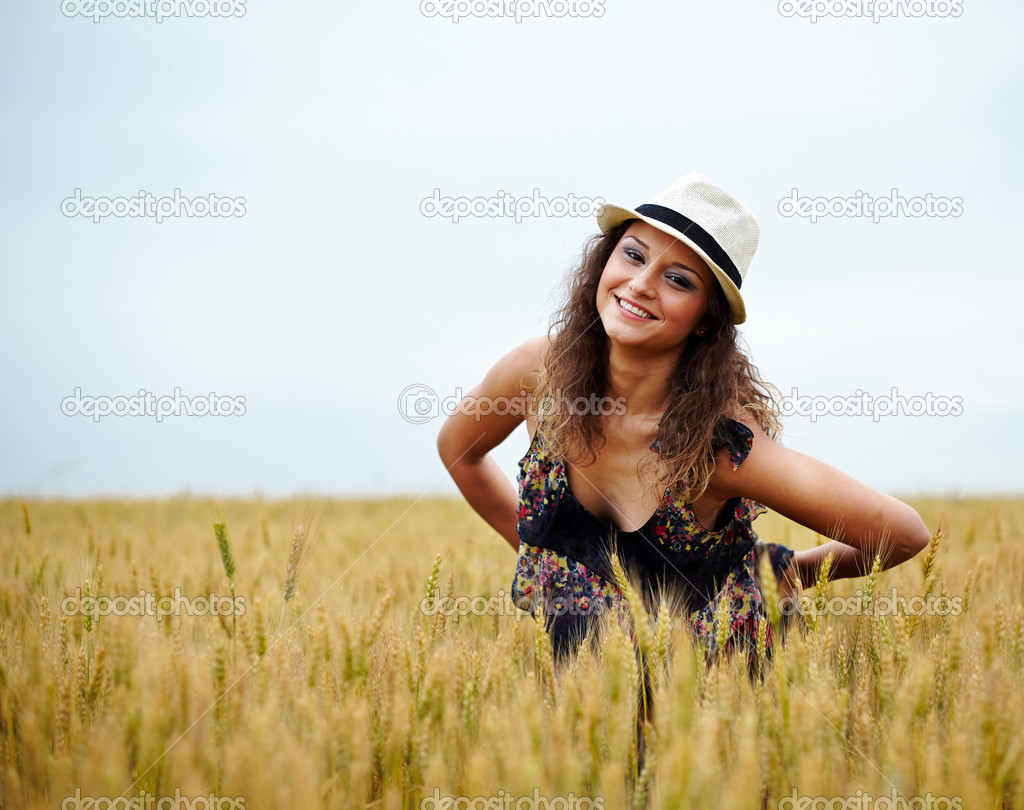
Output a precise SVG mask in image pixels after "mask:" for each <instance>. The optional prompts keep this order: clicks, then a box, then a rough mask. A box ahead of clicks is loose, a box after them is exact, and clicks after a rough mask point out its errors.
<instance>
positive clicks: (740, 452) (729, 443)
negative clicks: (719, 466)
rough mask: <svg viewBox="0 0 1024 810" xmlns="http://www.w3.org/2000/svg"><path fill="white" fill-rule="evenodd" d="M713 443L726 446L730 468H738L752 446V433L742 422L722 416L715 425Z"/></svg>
mask: <svg viewBox="0 0 1024 810" xmlns="http://www.w3.org/2000/svg"><path fill="white" fill-rule="evenodd" d="M715 445H716V446H719V447H726V448H728V450H729V460H730V461H731V462H732V468H733V470H738V469H739V466H740V464H742V463H743V461H744V460H745V459H746V457H747V456H748V455H750V450H751V448H752V447H753V446H754V433H753V431H751V429H750V428H748V427H747V426H746V425H744V424H743V423H742V422H737V421H736V420H735V419H730V418H729V417H727V416H723V417H722V418H721V419H720V420H719V421H718V425H716V427H715Z"/></svg>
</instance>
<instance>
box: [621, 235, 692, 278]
mask: <svg viewBox="0 0 1024 810" xmlns="http://www.w3.org/2000/svg"><path fill="white" fill-rule="evenodd" d="M629 238H630V239H634V240H636V241H637V242H639V243H640V246H641V247H643V248H644V249H645V250H650V247H648V245H647V243H646V242H644V240H643V239H641V238H640V237H639V236H633V235H632V234H630V236H629ZM672 266H673V267H681V268H682V269H683V270H689V271H690V272H691V273H693V274H694V275H695V276H696V277H697V278H698V279H700V281H701V282H702V283H703V281H704V278H703V277H702V276H701V274H700V273H698V272H697V271H696V270H694V269H693V268H692V267H690V265H688V264H683V263H682V262H672Z"/></svg>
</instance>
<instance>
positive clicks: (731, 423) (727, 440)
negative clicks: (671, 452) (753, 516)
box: [650, 416, 754, 470]
mask: <svg viewBox="0 0 1024 810" xmlns="http://www.w3.org/2000/svg"><path fill="white" fill-rule="evenodd" d="M714 443H715V447H726V448H728V450H729V460H730V461H731V462H732V468H733V470H737V469H739V466H740V464H742V463H743V461H744V459H746V457H747V456H748V455H749V454H750V449H751V448H752V447H753V446H754V434H753V432H752V431H751V430H750V428H748V427H747V426H746V425H744V424H743V423H742V422H737V421H736V420H735V419H730V418H729V417H728V416H723V417H722V418H721V419H719V420H718V424H717V425H715V442H714ZM650 449H651V450H653V451H654V452H655V453H660V452H661V442H660V441H658V440H657V439H655V440H654V442H653V443H652V444H651V447H650Z"/></svg>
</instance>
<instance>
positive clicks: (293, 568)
mask: <svg viewBox="0 0 1024 810" xmlns="http://www.w3.org/2000/svg"><path fill="white" fill-rule="evenodd" d="M305 546H306V530H305V529H304V528H303V525H302V524H301V523H300V524H299V525H298V526H296V527H295V533H294V534H293V535H292V549H291V552H290V553H289V555H288V570H287V571H286V572H285V575H284V604H282V605H281V619H280V620H279V621H278V623H277V627H278V629H279V630H280V629H281V625H282V624H284V611H285V608H286V607H288V602H289V601H291V598H292V597H293V596H295V588H296V585H297V584H298V581H299V563H301V562H302V550H303V549H304V548H305Z"/></svg>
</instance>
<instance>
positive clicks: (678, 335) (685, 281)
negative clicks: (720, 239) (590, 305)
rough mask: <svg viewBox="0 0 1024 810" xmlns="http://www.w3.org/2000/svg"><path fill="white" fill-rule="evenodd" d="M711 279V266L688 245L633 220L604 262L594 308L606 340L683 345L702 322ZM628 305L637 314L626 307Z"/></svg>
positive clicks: (653, 345) (664, 346)
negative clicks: (607, 338) (599, 317)
mask: <svg viewBox="0 0 1024 810" xmlns="http://www.w3.org/2000/svg"><path fill="white" fill-rule="evenodd" d="M716 284H718V280H717V279H716V278H715V274H714V273H712V272H711V268H709V267H708V266H707V264H706V263H705V261H704V260H703V259H701V257H700V256H698V255H697V253H696V252H695V251H694V250H692V249H691V248H690V247H689V246H687V245H685V244H683V243H682V242H680V241H679V240H678V239H676V238H675V237H672V236H669V235H668V234H667V233H663V232H662V231H659V230H658V229H657V228H654V227H652V226H650V225H648V224H647V223H646V222H642V221H636V222H633V223H632V224H630V226H629V228H628V229H627V230H626V232H625V233H624V234H623V235H622V238H621V239H620V240H619V243H618V244H617V245H616V246H615V249H614V250H613V251H612V254H611V256H610V257H609V258H608V261H607V263H606V264H605V266H604V272H603V273H602V274H601V281H600V282H599V284H598V287H597V311H598V313H600V315H601V322H602V323H603V324H604V329H605V332H606V333H607V335H608V337H609V338H611V339H612V340H616V341H619V342H621V343H623V344H628V345H635V346H645V347H649V348H651V349H672V348H676V347H678V346H680V345H685V342H686V339H687V338H688V337H689V336H690V335H691V334H692V333H693V331H694V330H695V329H697V328H698V326H700V325H701V324H702V323H704V325H705V326H706V322H705V315H706V314H707V311H708V305H709V302H710V301H711V296H712V294H713V293H714V286H713V285H716ZM624 304H625V306H623V305H624ZM631 305H632V307H631ZM633 307H636V308H639V309H641V310H643V313H642V314H637V313H636V312H635V311H631V309H632V308H633Z"/></svg>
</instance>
